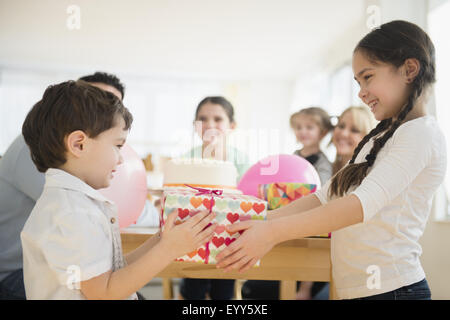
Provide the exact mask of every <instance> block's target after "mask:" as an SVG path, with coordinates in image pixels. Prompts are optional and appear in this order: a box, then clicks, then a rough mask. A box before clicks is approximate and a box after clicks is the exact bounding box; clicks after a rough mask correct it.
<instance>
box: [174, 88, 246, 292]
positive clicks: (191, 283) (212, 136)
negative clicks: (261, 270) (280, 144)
mask: <svg viewBox="0 0 450 320" xmlns="http://www.w3.org/2000/svg"><path fill="white" fill-rule="evenodd" d="M194 125H195V131H196V132H197V134H198V135H199V136H200V137H201V138H202V141H203V144H202V146H200V147H197V148H193V149H192V150H191V151H189V152H188V153H187V154H186V155H185V156H184V157H189V158H210V159H216V160H223V161H231V162H233V163H234V165H235V166H236V169H237V171H238V176H239V177H240V176H242V175H243V174H244V173H245V171H246V170H247V169H248V167H249V163H248V158H247V156H246V155H245V154H244V153H242V152H240V151H239V150H237V149H235V148H233V147H231V146H227V143H226V137H227V135H228V134H229V133H230V132H231V130H233V129H234V128H235V127H236V122H235V121H234V108H233V106H232V104H231V103H230V102H229V101H228V100H227V99H225V98H224V97H220V96H213V97H206V98H204V99H203V100H202V101H200V103H199V104H198V106H197V110H196V111H195V120H194ZM239 177H238V180H239ZM234 282H235V281H234V280H221V279H182V280H181V284H180V296H181V298H184V299H195V300H200V299H205V298H206V295H209V297H210V298H211V299H219V300H230V299H232V298H233V296H234Z"/></svg>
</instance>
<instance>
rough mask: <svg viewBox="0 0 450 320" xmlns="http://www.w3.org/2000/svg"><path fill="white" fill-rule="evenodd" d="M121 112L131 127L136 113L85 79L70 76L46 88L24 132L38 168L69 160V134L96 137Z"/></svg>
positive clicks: (26, 120)
mask: <svg viewBox="0 0 450 320" xmlns="http://www.w3.org/2000/svg"><path fill="white" fill-rule="evenodd" d="M118 116H121V117H122V118H123V119H124V121H125V127H124V128H123V129H124V130H129V129H130V127H131V123H132V122H133V116H132V115H131V113H130V112H129V111H128V109H127V108H125V107H124V105H123V104H122V102H121V101H120V100H119V99H118V98H117V97H116V96H115V95H113V94H112V93H110V92H107V91H104V90H101V89H99V88H97V87H94V86H92V85H90V84H89V83H87V82H85V81H82V80H78V81H72V80H70V81H66V82H62V83H60V84H56V85H51V86H49V87H48V88H47V89H46V90H45V92H44V95H43V97H42V99H41V100H40V101H38V102H37V103H36V104H35V105H34V106H33V108H32V109H31V110H30V112H29V113H28V115H27V117H26V118H25V121H24V123H23V125H22V134H23V136H24V138H25V142H26V143H27V145H28V147H29V148H30V151H31V159H32V160H33V162H34V164H35V165H36V167H37V169H38V170H39V171H40V172H45V171H47V169H48V168H58V167H60V166H61V165H63V164H64V163H65V162H66V156H65V153H66V151H67V150H66V147H65V142H64V141H65V138H66V137H67V135H69V134H70V133H71V132H73V131H76V130H81V131H83V132H85V133H86V134H87V135H88V137H90V138H95V137H97V136H98V135H99V134H100V133H102V132H104V131H106V130H109V129H111V128H112V127H114V126H115V125H116V121H117V117H118Z"/></svg>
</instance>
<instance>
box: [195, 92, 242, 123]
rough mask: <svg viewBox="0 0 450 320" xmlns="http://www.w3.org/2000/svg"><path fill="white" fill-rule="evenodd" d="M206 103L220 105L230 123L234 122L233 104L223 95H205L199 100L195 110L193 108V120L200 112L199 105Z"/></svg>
mask: <svg viewBox="0 0 450 320" xmlns="http://www.w3.org/2000/svg"><path fill="white" fill-rule="evenodd" d="M207 103H211V104H218V105H220V106H221V107H222V108H223V110H225V113H226V114H227V116H228V120H230V123H233V122H234V108H233V105H232V104H231V103H230V101H228V100H227V99H225V98H224V97H220V96H213V97H206V98H205V99H203V100H202V101H200V103H199V104H198V106H197V110H195V119H194V120H197V117H198V113H199V112H200V109H201V107H202V106H203V105H204V104H207Z"/></svg>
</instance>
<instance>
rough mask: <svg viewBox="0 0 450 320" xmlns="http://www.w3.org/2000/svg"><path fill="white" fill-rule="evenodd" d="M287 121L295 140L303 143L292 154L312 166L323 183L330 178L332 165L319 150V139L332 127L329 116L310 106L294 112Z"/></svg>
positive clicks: (321, 110)
mask: <svg viewBox="0 0 450 320" xmlns="http://www.w3.org/2000/svg"><path fill="white" fill-rule="evenodd" d="M289 122H290V124H291V128H292V130H294V133H295V137H296V138H297V141H298V142H300V143H301V144H302V145H303V147H302V149H300V150H296V151H295V152H294V154H295V155H297V156H300V157H303V158H305V159H306V160H308V161H309V162H310V163H311V164H312V165H313V166H314V168H315V169H316V171H317V173H318V174H319V178H320V183H321V185H324V184H325V182H327V181H328V180H329V179H330V178H331V175H332V166H331V162H330V161H329V160H328V158H327V157H326V155H325V154H324V153H323V152H322V151H321V150H320V141H322V139H323V138H324V137H325V136H326V135H327V133H328V132H330V130H332V129H333V125H332V124H331V121H330V116H329V115H328V113H327V112H326V111H325V110H323V109H322V108H318V107H311V108H305V109H302V110H300V111H298V112H296V113H294V114H293V115H292V116H291V119H290V121H289Z"/></svg>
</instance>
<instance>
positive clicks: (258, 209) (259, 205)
mask: <svg viewBox="0 0 450 320" xmlns="http://www.w3.org/2000/svg"><path fill="white" fill-rule="evenodd" d="M265 208H266V206H265V204H264V203H254V204H253V210H255V212H256V213H257V214H260V213H261V212H263V211H264V209H265Z"/></svg>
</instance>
